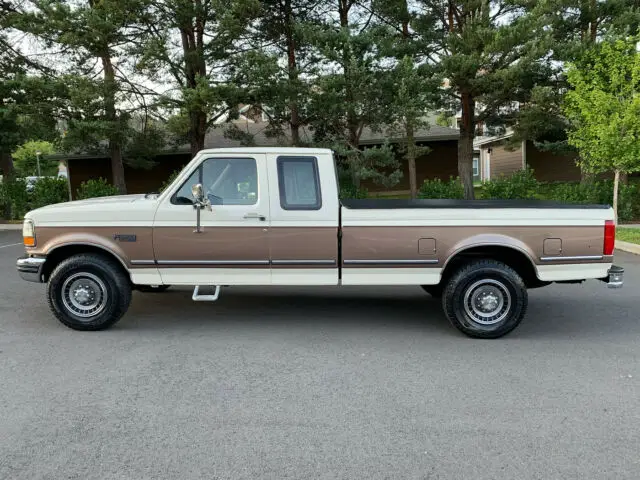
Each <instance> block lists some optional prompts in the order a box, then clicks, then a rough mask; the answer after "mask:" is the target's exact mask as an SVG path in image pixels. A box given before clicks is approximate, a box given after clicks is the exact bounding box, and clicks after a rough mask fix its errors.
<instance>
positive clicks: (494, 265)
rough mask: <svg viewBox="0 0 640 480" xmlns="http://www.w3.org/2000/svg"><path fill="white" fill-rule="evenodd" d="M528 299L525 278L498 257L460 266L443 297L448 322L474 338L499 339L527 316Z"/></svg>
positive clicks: (448, 283)
mask: <svg viewBox="0 0 640 480" xmlns="http://www.w3.org/2000/svg"><path fill="white" fill-rule="evenodd" d="M527 302H528V295H527V288H526V286H525V284H524V282H523V281H522V278H521V277H520V276H519V275H518V273H517V272H516V271H515V270H513V269H512V268H510V267H509V266H507V265H505V264H503V263H501V262H498V261H495V260H479V261H474V262H471V263H468V264H466V265H464V266H463V267H461V268H460V269H459V270H458V271H457V272H456V273H454V274H453V276H452V277H451V278H450V279H449V281H448V282H447V286H446V287H445V289H444V292H443V296H442V306H443V309H444V312H445V315H446V316H447V318H448V319H449V321H450V322H451V323H452V324H453V325H454V326H455V327H456V328H457V329H458V330H460V331H462V332H463V333H465V334H466V335H468V336H470V337H474V338H499V337H502V336H503V335H506V334H507V333H509V332H511V331H512V330H513V329H514V328H516V327H517V326H518V325H519V324H520V322H521V321H522V319H523V318H524V315H525V313H526V310H527Z"/></svg>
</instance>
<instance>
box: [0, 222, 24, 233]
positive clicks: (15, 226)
mask: <svg viewBox="0 0 640 480" xmlns="http://www.w3.org/2000/svg"><path fill="white" fill-rule="evenodd" d="M3 230H4V231H19V230H22V224H21V223H0V232H1V231H3Z"/></svg>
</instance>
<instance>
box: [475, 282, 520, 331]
mask: <svg viewBox="0 0 640 480" xmlns="http://www.w3.org/2000/svg"><path fill="white" fill-rule="evenodd" d="M510 309H511V294H510V293H509V289H508V288H507V287H506V286H505V285H504V284H503V283H502V282H500V281H498V280H493V279H484V280H479V281H477V282H475V283H474V284H472V285H471V286H470V287H469V288H467V291H466V293H465V295H464V310H465V312H466V313H467V315H468V316H469V317H470V318H471V319H472V320H473V321H474V322H476V323H479V324H481V325H494V324H496V323H500V322H501V321H502V320H504V319H505V318H506V317H507V315H509V310H510Z"/></svg>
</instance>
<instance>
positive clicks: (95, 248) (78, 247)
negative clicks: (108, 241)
mask: <svg viewBox="0 0 640 480" xmlns="http://www.w3.org/2000/svg"><path fill="white" fill-rule="evenodd" d="M91 253H93V254H96V255H100V256H102V257H106V258H109V259H111V260H115V263H116V264H117V265H118V266H120V268H121V270H122V272H124V273H125V275H126V276H127V278H129V280H131V274H130V273H129V268H128V267H127V264H126V262H125V261H124V260H123V259H122V257H121V256H120V255H118V254H117V253H115V252H114V251H112V250H110V249H109V248H107V247H105V246H103V245H97V244H94V243H86V242H69V243H64V244H61V245H57V246H55V247H54V248H52V249H51V250H50V251H49V252H47V261H46V262H45V264H44V267H43V270H42V275H43V277H44V281H45V282H46V281H47V280H48V279H49V277H50V276H51V273H52V272H53V270H54V269H55V268H56V267H57V266H58V265H59V264H60V263H61V262H62V261H64V260H66V259H67V258H70V257H72V256H73V255H79V254H91Z"/></svg>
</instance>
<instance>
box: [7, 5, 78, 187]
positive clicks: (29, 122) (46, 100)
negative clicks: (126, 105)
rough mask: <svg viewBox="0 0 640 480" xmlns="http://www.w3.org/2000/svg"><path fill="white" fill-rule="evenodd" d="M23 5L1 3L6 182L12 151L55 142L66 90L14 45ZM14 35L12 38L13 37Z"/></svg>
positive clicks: (11, 171) (44, 67) (11, 174)
mask: <svg viewBox="0 0 640 480" xmlns="http://www.w3.org/2000/svg"><path fill="white" fill-rule="evenodd" d="M22 14H23V9H22V5H21V2H11V1H6V2H1V3H0V171H1V172H2V175H3V182H10V181H11V180H12V179H13V178H14V175H15V169H14V165H13V159H12V152H13V151H15V149H16V148H17V147H18V146H19V145H21V144H23V143H24V142H26V141H29V140H54V139H55V137H56V131H55V118H56V117H58V116H59V114H60V110H61V106H62V104H61V102H63V101H64V98H65V96H66V91H65V88H64V85H61V84H60V83H59V82H57V81H56V79H55V78H54V77H53V76H52V71H51V69H50V68H49V66H47V65H44V64H42V63H41V62H39V61H37V60H34V59H33V58H31V57H30V56H28V55H27V54H25V53H24V52H23V51H22V50H21V45H19V44H16V43H15V38H16V37H15V34H16V33H18V30H17V27H18V26H19V25H20V24H21V18H22ZM11 34H14V37H13V38H11V37H10V35H11Z"/></svg>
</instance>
